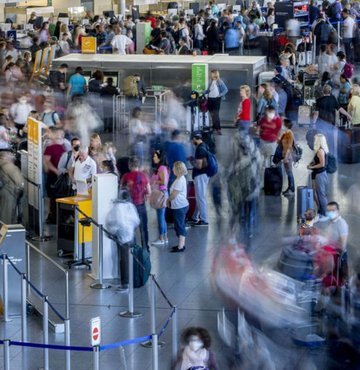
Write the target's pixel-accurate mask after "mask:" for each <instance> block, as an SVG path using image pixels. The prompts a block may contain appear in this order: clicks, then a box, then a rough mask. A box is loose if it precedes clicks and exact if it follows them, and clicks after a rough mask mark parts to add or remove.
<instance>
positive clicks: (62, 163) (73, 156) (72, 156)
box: [57, 137, 81, 173]
mask: <svg viewBox="0 0 360 370" xmlns="http://www.w3.org/2000/svg"><path fill="white" fill-rule="evenodd" d="M80 147H81V142H80V139H79V138H77V137H73V138H72V139H71V150H69V151H67V152H64V153H63V154H62V156H61V157H60V160H59V163H58V167H57V168H58V170H59V172H60V173H65V172H68V173H71V172H72V169H73V165H74V163H75V161H76V160H77V158H78V157H79V152H80Z"/></svg>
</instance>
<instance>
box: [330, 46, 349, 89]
mask: <svg viewBox="0 0 360 370" xmlns="http://www.w3.org/2000/svg"><path fill="white" fill-rule="evenodd" d="M336 57H337V62H336V63H335V64H333V66H332V68H331V71H330V72H331V76H332V82H333V83H334V86H335V87H337V88H338V87H339V85H340V76H341V75H342V73H343V70H344V67H345V64H346V56H345V53H344V52H343V51H342V50H340V51H338V52H337V53H336Z"/></svg>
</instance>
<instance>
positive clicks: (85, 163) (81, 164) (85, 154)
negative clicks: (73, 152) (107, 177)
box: [71, 146, 97, 190]
mask: <svg viewBox="0 0 360 370" xmlns="http://www.w3.org/2000/svg"><path fill="white" fill-rule="evenodd" d="M96 173H97V169H96V162H95V161H94V160H93V159H92V158H91V157H90V156H89V148H88V147H87V146H80V148H79V154H78V156H77V157H76V158H74V161H73V164H72V172H71V177H72V179H73V190H76V181H86V183H87V184H88V188H89V187H90V184H91V180H92V177H93V176H94V175H96Z"/></svg>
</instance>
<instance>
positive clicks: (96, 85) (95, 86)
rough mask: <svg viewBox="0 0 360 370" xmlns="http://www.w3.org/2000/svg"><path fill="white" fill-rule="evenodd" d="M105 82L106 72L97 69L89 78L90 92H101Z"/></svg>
mask: <svg viewBox="0 0 360 370" xmlns="http://www.w3.org/2000/svg"><path fill="white" fill-rule="evenodd" d="M103 82H104V73H103V72H102V71H100V70H96V71H95V72H94V73H93V74H92V76H91V78H90V80H89V93H98V94H99V93H100V91H101V87H102V84H103Z"/></svg>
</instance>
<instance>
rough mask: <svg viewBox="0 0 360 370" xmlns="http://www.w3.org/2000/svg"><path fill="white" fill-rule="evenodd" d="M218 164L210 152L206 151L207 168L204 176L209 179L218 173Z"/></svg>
mask: <svg viewBox="0 0 360 370" xmlns="http://www.w3.org/2000/svg"><path fill="white" fill-rule="evenodd" d="M218 167H219V166H218V162H217V159H216V157H215V155H214V154H213V153H211V152H210V151H207V168H206V174H207V175H208V176H209V177H213V176H215V175H216V174H217V172H218Z"/></svg>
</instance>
